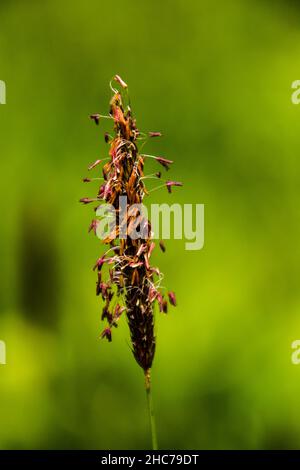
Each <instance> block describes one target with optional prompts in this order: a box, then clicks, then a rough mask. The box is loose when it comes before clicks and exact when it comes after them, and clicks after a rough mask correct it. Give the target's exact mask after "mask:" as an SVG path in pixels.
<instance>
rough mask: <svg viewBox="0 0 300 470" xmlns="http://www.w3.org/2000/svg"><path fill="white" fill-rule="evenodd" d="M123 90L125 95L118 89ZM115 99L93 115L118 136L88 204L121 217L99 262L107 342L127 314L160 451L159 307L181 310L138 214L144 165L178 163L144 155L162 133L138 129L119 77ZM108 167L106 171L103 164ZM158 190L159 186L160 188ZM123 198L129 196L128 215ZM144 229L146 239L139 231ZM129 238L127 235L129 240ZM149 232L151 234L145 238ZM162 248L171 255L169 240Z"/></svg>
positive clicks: (95, 168) (95, 165)
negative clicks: (156, 404)
mask: <svg viewBox="0 0 300 470" xmlns="http://www.w3.org/2000/svg"><path fill="white" fill-rule="evenodd" d="M115 87H118V88H119V89H120V91H118V90H117V89H115ZM111 89H112V91H113V97H112V99H111V102H110V110H109V115H108V116H102V115H100V114H92V115H91V116H90V118H91V119H92V120H93V121H94V122H95V123H96V124H97V125H99V124H101V120H102V118H109V119H111V121H112V123H113V127H114V129H113V131H114V133H113V136H111V135H109V134H108V133H105V136H104V138H105V142H107V144H108V145H109V158H108V159H100V160H96V161H95V163H93V164H91V165H90V166H89V167H88V170H89V171H101V174H100V177H98V178H84V180H83V181H84V182H85V183H89V185H90V184H92V182H93V180H100V181H101V183H100V187H99V188H98V192H97V193H96V195H94V196H93V197H84V198H82V199H81V200H80V201H81V202H82V203H83V204H90V203H96V208H95V209H96V210H97V208H98V207H99V206H100V205H101V203H108V204H110V205H111V206H112V207H113V208H114V210H115V213H116V224H115V227H114V229H112V230H111V232H110V233H109V235H108V236H107V237H106V238H105V239H104V240H103V243H104V244H105V245H107V249H106V251H105V253H104V254H102V255H101V256H100V257H99V258H98V260H97V261H96V263H95V266H94V270H96V271H97V283H96V294H97V295H98V296H100V297H102V300H103V302H104V305H103V309H102V320H104V321H106V326H105V328H104V330H103V331H102V333H101V335H100V336H101V338H104V339H107V340H108V341H112V339H113V330H114V329H115V328H117V326H118V321H119V319H120V317H121V315H124V314H125V315H126V317H127V320H128V326H129V330H130V337H131V345H132V352H133V355H134V358H135V360H136V362H137V363H138V365H139V366H140V367H141V368H142V369H143V371H144V374H145V384H146V391H147V397H148V405H149V411H150V421H151V428H152V441H153V447H154V448H156V447H157V442H156V434H155V424H154V416H153V409H152V403H151V394H150V391H151V384H150V371H151V366H152V363H153V359H154V354H155V344H156V338H155V333H154V306H155V304H157V305H158V309H159V311H160V312H163V313H167V310H168V302H169V303H170V304H171V305H173V306H175V305H176V298H175V294H174V292H169V293H168V294H167V296H166V298H165V296H164V294H163V291H162V289H161V288H160V282H161V279H162V275H161V273H160V271H159V269H158V268H157V267H153V266H151V255H152V252H153V249H154V248H155V243H154V242H153V239H151V223H150V221H149V220H147V218H146V217H145V216H144V215H143V214H141V213H138V212H137V211H136V210H132V207H135V206H134V205H136V204H141V203H142V202H143V199H144V197H145V196H146V195H147V194H148V193H149V192H150V191H148V190H147V188H146V185H145V181H147V176H145V175H144V165H145V161H146V160H147V159H148V158H153V159H154V160H156V162H157V163H158V164H159V165H162V166H163V167H164V168H165V170H168V169H169V167H170V165H171V164H172V163H173V162H172V161H171V160H168V159H165V158H163V157H155V156H151V155H146V154H142V153H140V152H139V149H138V143H139V142H141V141H142V143H143V144H144V143H146V141H147V140H148V139H149V138H153V137H160V136H161V133H160V132H149V133H142V132H140V131H139V130H138V128H137V125H136V120H135V118H134V116H133V114H132V110H131V107H130V101H129V95H128V87H127V84H126V83H125V82H124V80H122V78H121V77H119V76H118V75H116V76H115V77H114V79H113V80H112V82H111ZM103 161H104V162H106V163H104V165H103V167H102V170H99V169H100V163H102V162H103ZM149 178H151V181H153V179H157V181H159V182H160V183H161V182H162V178H161V172H157V173H155V174H153V175H150V176H149ZM163 186H165V187H166V188H167V189H168V191H169V192H171V189H172V187H175V186H182V184H181V183H179V182H175V181H169V180H167V181H165V182H164V185H163ZM159 187H161V185H160V186H159ZM157 189H158V188H157ZM120 198H123V199H124V198H126V214H127V216H126V217H123V208H122V207H121V204H120V200H121V199H120ZM98 223H99V221H98V220H95V219H94V220H92V222H91V225H90V227H89V231H93V232H94V233H95V234H96V233H97V226H98ZM137 229H138V230H139V233H140V234H141V236H140V237H138V238H136V237H135V236H133V233H136V230H137ZM124 234H125V236H124ZM144 234H147V236H146V235H144ZM160 248H161V250H162V251H165V246H164V244H163V242H160Z"/></svg>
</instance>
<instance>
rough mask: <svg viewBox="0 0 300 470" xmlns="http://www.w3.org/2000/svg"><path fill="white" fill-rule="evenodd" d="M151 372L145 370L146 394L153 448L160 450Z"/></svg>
mask: <svg viewBox="0 0 300 470" xmlns="http://www.w3.org/2000/svg"><path fill="white" fill-rule="evenodd" d="M150 373H151V370H150V369H148V370H146V371H145V386H146V395H147V405H148V411H149V421H150V429H151V438H152V449H153V450H158V445H157V435H156V425H155V416H154V408H153V401H152V393H151V376H150Z"/></svg>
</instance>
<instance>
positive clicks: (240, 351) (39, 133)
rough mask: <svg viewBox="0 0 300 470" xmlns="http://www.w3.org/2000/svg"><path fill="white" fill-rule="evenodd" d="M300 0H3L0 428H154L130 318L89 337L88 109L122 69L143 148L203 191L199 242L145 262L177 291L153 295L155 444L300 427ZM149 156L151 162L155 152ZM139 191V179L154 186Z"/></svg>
mask: <svg viewBox="0 0 300 470" xmlns="http://www.w3.org/2000/svg"><path fill="white" fill-rule="evenodd" d="M299 13H300V9H299V4H298V3H297V2H293V1H272V2H271V1H267V0H260V1H258V0H244V1H242V0H239V1H238V0H228V1H226V2H222V1H220V0H219V1H216V2H211V1H208V0H199V1H197V0H172V1H169V0H160V1H158V0H152V1H151V2H150V1H144V2H138V1H136V0H123V1H118V0H117V1H114V2H110V1H106V0H105V1H99V0H98V1H97V0H86V1H85V2H74V1H71V0H44V1H42V2H41V1H37V0H36V1H34V0H26V1H24V0H23V1H21V0H19V1H18V0H14V1H13V0H9V1H8V0H1V3H0V22H1V26H0V79H1V80H5V82H6V84H7V104H6V105H5V106H0V135H1V138H0V152H1V185H0V188H1V189H0V192H1V195H0V209H1V221H2V222H1V231H0V260H1V271H0V339H1V340H4V341H5V342H6V347H7V365H5V366H0V447H1V448H2V449H14V448H17V449H27V448H28V449H42V448H44V449H45V448H54V449H55V448H58V449H60V448H62V449H63V448H74V449H76V448H80V449H91V448H99V449H104V448H110V449H117V448H119V449H120V448H121V449H122V448H124V449H125V448H129V449H134V448H147V447H148V448H149V446H150V437H149V427H148V416H147V412H146V400H145V396H144V389H143V374H142V372H141V370H140V369H139V368H138V366H137V365H136V363H135V361H134V359H133V357H132V354H131V352H130V347H129V335H128V328H127V325H126V321H125V319H123V321H122V324H121V325H120V328H119V329H118V330H117V331H115V332H114V333H115V334H114V338H113V343H112V344H109V343H107V342H103V341H99V339H98V337H99V333H100V332H101V330H102V324H101V322H100V315H101V302H100V300H99V299H98V298H96V297H95V280H96V279H95V275H94V273H93V272H92V270H91V267H92V266H93V263H94V261H95V259H96V258H97V257H98V255H99V254H100V253H101V252H102V247H101V245H100V244H99V241H98V240H97V239H96V238H94V237H93V236H88V234H87V228H88V225H89V222H90V220H91V218H92V209H91V207H90V206H88V207H82V206H80V205H79V203H78V200H79V198H80V197H82V196H90V195H92V194H93V190H94V188H93V187H90V186H84V185H83V184H82V182H81V177H84V176H86V174H87V170H86V168H87V166H88V164H90V163H91V162H93V161H94V160H96V159H97V158H99V157H100V158H101V156H103V155H104V153H105V152H107V147H106V146H105V144H104V141H103V132H104V131H107V130H109V128H110V127H109V125H108V123H107V122H105V123H104V124H103V125H102V127H100V128H97V127H96V126H94V124H93V123H92V122H90V121H89V119H88V115H89V114H90V113H92V112H103V113H106V112H107V110H108V101H109V99H110V95H111V93H110V90H109V87H108V82H109V80H110V79H111V77H112V76H113V75H114V74H115V73H118V74H120V75H121V77H122V78H123V79H124V80H125V81H126V82H127V83H128V84H129V87H130V92H131V99H132V105H133V109H134V112H135V115H136V117H137V120H138V126H139V128H140V129H142V130H160V131H162V132H163V133H164V137H163V139H161V140H153V141H151V142H150V143H149V145H148V146H147V150H148V152H149V153H157V154H160V155H164V156H165V157H166V158H171V159H172V160H173V159H174V160H175V161H176V163H175V164H174V166H173V167H172V171H171V172H170V173H169V174H168V176H170V177H171V178H172V179H175V180H179V181H183V182H184V188H182V189H180V188H178V190H176V189H177V188H176V189H175V191H174V193H173V194H172V195H169V194H167V192H166V191H164V190H162V192H155V193H154V194H153V196H151V202H180V203H204V204H205V247H204V249H203V250H202V251H197V252H192V251H185V249H184V242H183V241H169V242H167V252H166V253H165V254H162V253H160V252H159V250H157V251H156V255H155V262H156V264H157V265H159V267H160V269H161V270H162V271H163V272H164V273H165V281H164V284H165V286H166V287H168V288H169V289H172V290H174V291H175V292H176V294H177V298H178V307H177V309H172V310H170V313H169V314H168V315H167V316H160V315H157V317H156V329H157V335H158V339H157V353H156V358H155V363H154V368H153V388H154V400H155V409H156V415H157V426H158V438H159V445H160V448H168V449H174V448H176V449H183V448H186V449H192V448H195V449H224V448H225V449H228V448H230V449H248V448H258V449H264V448H267V449H276V448H299V447H300V366H296V365H293V364H292V363H291V353H292V350H291V342H292V341H293V340H295V339H299V338H300V289H299V282H300V250H299V237H300V220H299V215H300V214H299V182H300V162H299V150H300V132H299V131H300V106H296V105H293V104H292V103H291V93H292V90H291V83H292V82H293V81H294V80H297V79H300V70H299V44H300V30H299ZM150 166H151V165H150ZM149 201H150V199H149Z"/></svg>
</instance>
